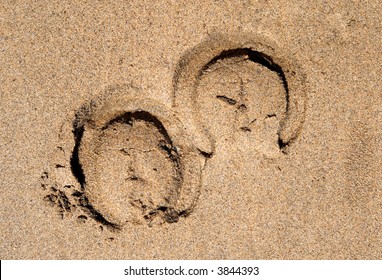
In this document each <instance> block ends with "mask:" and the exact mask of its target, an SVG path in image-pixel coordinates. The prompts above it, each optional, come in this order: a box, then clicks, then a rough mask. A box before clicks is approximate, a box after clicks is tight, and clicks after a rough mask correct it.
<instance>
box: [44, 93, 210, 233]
mask: <svg viewBox="0 0 382 280" xmlns="http://www.w3.org/2000/svg"><path fill="white" fill-rule="evenodd" d="M73 126H74V127H73V132H74V139H75V141H74V143H72V145H67V146H68V147H66V149H64V148H62V147H60V149H58V150H57V151H56V153H55V154H59V155H60V154H62V155H69V156H61V158H60V157H57V156H56V157H55V158H56V160H55V163H54V165H55V167H54V168H53V169H54V172H44V174H43V176H42V177H41V179H42V187H43V189H44V190H45V191H46V192H47V195H46V200H47V201H49V202H50V204H52V205H57V206H58V207H59V209H60V213H61V217H65V216H66V213H67V214H70V213H71V214H72V213H73V211H74V210H75V209H78V210H80V211H81V213H78V215H76V216H78V217H79V218H78V219H79V220H80V221H81V222H82V223H85V222H87V221H88V219H87V217H88V216H89V217H92V218H93V219H94V220H95V221H97V222H99V223H101V224H102V225H106V226H108V227H109V228H112V229H121V228H122V227H123V226H124V225H125V224H147V225H149V226H153V225H159V224H163V223H165V222H168V223H173V222H177V221H178V220H179V218H180V217H182V216H187V215H188V214H189V213H190V212H191V211H192V210H193V208H194V207H195V203H196V200H197V199H198V196H199V191H200V186H201V171H202V169H203V167H204V165H205V162H206V154H208V151H203V149H201V148H200V147H197V146H196V145H193V144H192V143H193V141H192V139H193V137H192V136H190V135H191V134H190V133H189V131H190V128H186V127H184V126H183V125H182V123H181V122H180V121H179V120H178V119H177V117H176V116H175V114H174V113H173V112H172V111H171V110H170V109H169V108H166V107H164V106H161V105H158V102H157V101H150V100H148V99H139V98H138V99H137V98H135V99H134V98H133V99H128V100H126V98H123V97H121V98H117V97H115V98H114V99H113V98H110V100H108V101H104V99H101V98H100V100H98V101H93V102H91V103H90V105H88V106H83V107H82V108H81V109H80V110H79V111H78V113H77V114H76V118H75V120H74V122H73ZM191 131H192V130H191ZM64 140H65V141H66V142H68V141H69V142H70V140H69V139H68V138H67V139H64ZM65 141H64V142H65ZM70 147H71V148H70ZM57 166H58V167H57ZM56 167H57V168H56ZM67 167H69V168H67ZM60 172H61V173H62V172H64V173H65V172H66V174H63V175H60ZM69 172H70V173H71V174H69ZM51 173H52V174H53V175H52V176H50V174H51ZM67 178H72V179H73V180H72V181H70V186H69V187H68V184H69V183H68V182H67V181H68V179H67ZM73 181H74V182H73ZM72 216H73V215H72Z"/></svg>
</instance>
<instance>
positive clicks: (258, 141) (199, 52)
mask: <svg viewBox="0 0 382 280" xmlns="http://www.w3.org/2000/svg"><path fill="white" fill-rule="evenodd" d="M174 85H175V90H174V105H175V107H180V106H181V107H187V108H190V109H189V110H186V111H184V116H183V119H186V120H190V121H189V122H190V123H198V124H201V125H202V126H203V127H204V129H205V130H206V131H208V132H209V134H210V137H211V138H212V139H214V140H215V146H216V147H217V146H219V145H224V143H223V142H228V145H232V144H235V143H236V144H238V145H242V146H243V145H244V146H247V147H250V148H251V149H254V150H257V151H260V152H261V153H262V154H264V155H266V156H267V157H275V156H277V155H278V154H280V151H282V152H285V148H286V147H287V146H289V144H290V143H291V142H292V141H293V140H294V139H296V137H297V136H298V135H299V133H300V130H301V127H302V124H303V122H304V114H305V101H306V100H305V99H306V97H305V91H306V90H305V78H304V75H303V74H302V71H301V68H300V67H299V65H298V64H297V62H296V60H295V59H293V60H291V59H290V58H288V52H285V50H284V49H281V48H277V47H276V44H275V43H274V42H268V40H267V39H266V38H258V37H257V36H244V35H242V36H238V35H234V36H215V37H213V38H210V39H209V40H207V41H206V42H203V43H201V44H200V45H198V46H196V47H195V48H194V49H193V50H191V51H190V52H189V53H188V54H186V55H185V56H184V57H183V58H182V59H181V61H180V63H179V65H178V69H177V71H176V75H175V77H174ZM179 110H180V111H181V109H179ZM222 143H223V144H222Z"/></svg>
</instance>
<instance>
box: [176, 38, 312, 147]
mask: <svg viewBox="0 0 382 280" xmlns="http://www.w3.org/2000/svg"><path fill="white" fill-rule="evenodd" d="M291 53H292V52H288V51H287V50H286V48H284V47H283V48H281V47H279V46H277V44H276V43H275V42H272V41H271V40H269V39H268V38H265V37H262V36H254V35H251V34H242V35H231V36H223V35H215V36H212V37H211V38H209V39H208V40H207V41H205V42H203V43H201V44H199V45H198V46H196V47H195V48H194V49H192V50H191V51H190V52H188V53H187V54H185V55H184V56H183V57H182V58H181V60H180V62H179V64H178V67H177V70H176V73H175V76H174V80H173V84H174V95H173V97H174V104H173V105H174V107H175V108H180V107H182V108H186V110H180V109H179V111H180V112H181V114H183V119H185V120H187V121H188V123H189V124H190V125H193V123H201V124H202V126H203V128H204V130H208V129H206V127H207V125H206V123H207V122H210V121H211V119H210V116H204V117H201V112H200V111H199V108H198V106H197V104H196V99H197V98H196V96H197V88H198V85H199V83H200V80H201V77H202V76H203V74H204V72H205V71H206V70H207V69H208V68H209V66H210V65H212V64H214V63H216V62H217V61H219V60H223V59H226V58H234V57H240V56H242V55H246V56H248V57H249V59H251V60H252V61H254V62H256V63H259V64H261V65H264V66H266V67H267V68H268V69H270V70H271V71H274V72H276V73H277V74H278V76H279V77H280V79H281V80H282V83H283V86H284V88H285V93H286V94H285V98H286V113H285V115H284V116H283V119H282V120H281V122H280V125H279V128H278V131H277V134H278V138H279V140H278V143H279V146H280V149H283V148H284V147H285V146H288V145H289V144H291V142H293V140H294V139H296V137H297V136H298V135H299V133H300V131H301V128H302V125H303V122H304V118H305V107H306V104H305V103H306V86H305V75H304V73H303V71H302V69H301V67H300V65H299V63H298V61H297V60H296V59H295V58H294V57H291V56H292V55H291ZM217 97H218V98H219V97H220V99H221V100H223V101H226V102H228V103H230V104H233V103H235V102H236V101H235V100H234V99H232V98H228V97H226V98H224V96H217ZM203 128H202V129H201V130H203Z"/></svg>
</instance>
